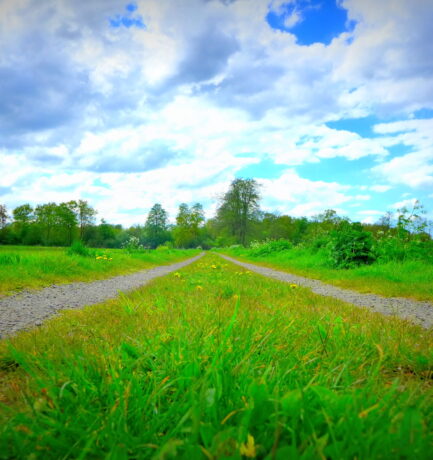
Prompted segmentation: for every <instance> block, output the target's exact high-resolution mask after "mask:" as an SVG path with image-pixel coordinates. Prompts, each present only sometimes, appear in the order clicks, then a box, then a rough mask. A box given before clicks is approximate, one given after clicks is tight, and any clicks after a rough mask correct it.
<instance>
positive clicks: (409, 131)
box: [373, 119, 433, 188]
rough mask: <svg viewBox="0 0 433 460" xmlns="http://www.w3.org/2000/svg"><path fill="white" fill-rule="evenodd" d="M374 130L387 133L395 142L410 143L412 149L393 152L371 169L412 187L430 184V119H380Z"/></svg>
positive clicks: (432, 125) (432, 177)
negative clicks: (396, 153) (394, 153)
mask: <svg viewBox="0 0 433 460" xmlns="http://www.w3.org/2000/svg"><path fill="white" fill-rule="evenodd" d="M375 131H376V132H377V133H380V134H386V135H388V136H390V135H393V136H392V137H390V138H388V142H389V139H391V140H392V143H393V144H394V145H403V146H406V147H409V148H410V149H411V150H412V151H411V152H410V153H407V154H405V155H400V156H396V157H394V158H392V159H390V160H389V161H386V162H384V163H381V164H379V165H378V166H376V167H374V168H373V172H374V173H376V174H377V175H379V176H381V177H382V178H385V179H386V180H387V181H388V182H389V183H391V184H404V185H408V186H410V187H415V188H427V187H431V186H432V185H433V119H425V120H406V121H398V122H393V123H382V124H379V125H376V126H375Z"/></svg>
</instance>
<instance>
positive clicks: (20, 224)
mask: <svg viewBox="0 0 433 460" xmlns="http://www.w3.org/2000/svg"><path fill="white" fill-rule="evenodd" d="M12 215H13V218H14V223H13V227H14V231H15V232H16V235H17V238H18V239H19V241H20V243H24V244H27V243H28V238H27V235H28V233H29V231H30V228H31V223H32V221H33V218H34V216H33V208H32V207H31V206H30V204H28V203H27V204H23V205H21V206H17V207H16V208H15V209H14V210H13V211H12Z"/></svg>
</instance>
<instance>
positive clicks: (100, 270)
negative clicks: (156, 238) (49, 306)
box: [0, 246, 199, 295]
mask: <svg viewBox="0 0 433 460" xmlns="http://www.w3.org/2000/svg"><path fill="white" fill-rule="evenodd" d="M198 253H199V251H197V250H177V249H175V250H154V251H147V252H136V253H132V254H129V253H127V252H125V251H124V250H121V249H96V250H95V254H94V255H93V256H92V257H83V256H79V255H68V254H67V248H47V247H34V246H0V295H2V294H6V293H12V292H16V291H20V290H22V289H35V288H41V287H44V286H48V285H50V284H60V283H67V282H71V281H90V280H95V279H102V278H109V277H111V276H115V275H119V274H124V273H130V272H133V271H137V270H141V269H147V268H152V267H154V266H156V265H164V264H170V263H174V262H177V261H179V260H182V259H186V258H189V257H192V256H194V255H196V254H198ZM104 255H105V256H106V258H104V257H102V256H104ZM96 256H99V257H101V258H99V259H97V258H96ZM110 259H111V260H110Z"/></svg>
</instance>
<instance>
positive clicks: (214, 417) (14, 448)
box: [0, 255, 433, 460]
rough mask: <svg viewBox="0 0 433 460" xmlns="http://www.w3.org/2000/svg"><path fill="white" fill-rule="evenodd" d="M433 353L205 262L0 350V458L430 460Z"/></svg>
mask: <svg viewBox="0 0 433 460" xmlns="http://www.w3.org/2000/svg"><path fill="white" fill-rule="evenodd" d="M113 330H115V333H113ZM432 349H433V334H432V332H431V331H430V332H429V331H426V330H423V329H421V328H418V327H416V326H413V325H411V324H410V323H407V322H404V321H401V320H398V319H394V318H390V317H382V316H380V315H378V314H373V313H371V312H369V311H368V310H366V309H358V308H353V307H351V306H350V305H347V304H344V303H342V302H339V301H337V300H333V299H330V298H324V297H320V296H316V295H314V294H312V293H311V292H310V291H309V290H308V289H303V288H299V287H296V286H290V285H288V284H285V283H279V282H277V281H274V280H270V279H266V278H264V277H261V276H259V275H256V274H252V273H250V272H247V271H245V270H244V269H241V268H239V267H237V266H234V265H232V264H230V263H225V262H223V261H222V260H221V258H220V257H217V256H212V255H208V256H206V257H205V258H203V259H201V260H200V261H199V262H196V263H194V264H192V265H191V266H189V267H187V268H184V269H182V270H181V271H179V272H177V273H174V274H171V275H169V276H167V277H164V278H160V279H158V280H156V281H154V282H153V283H152V284H150V285H148V286H147V287H144V288H142V289H140V290H138V291H136V292H135V293H131V294H130V295H128V296H125V297H122V298H120V299H117V300H114V301H111V302H107V303H105V304H101V305H98V306H93V307H88V308H86V309H84V310H81V311H77V310H74V311H72V310H71V311H68V312H64V313H62V314H61V315H60V316H59V317H56V318H55V319H52V320H51V321H49V322H47V323H46V325H44V326H42V327H41V328H37V329H35V330H34V331H30V332H23V333H21V334H19V335H18V336H16V337H15V338H13V339H11V340H10V342H6V341H3V342H0V368H1V370H0V401H1V402H2V404H0V458H41V459H42V458H43V459H57V458H63V459H72V458H74V459H75V458H83V459H84V458H86V459H87V458H89V459H90V458H111V459H126V458H155V459H170V458H184V459H201V458H203V459H220V458H231V459H239V460H240V459H246V458H266V459H274V458H275V459H281V460H286V459H289V458H305V459H313V458H314V459H315V458H319V459H320V458H322V459H325V458H328V459H341V458H351V459H353V458H358V459H367V458H368V459H376V458H414V459H415V458H416V459H431V452H432V450H431V447H432V443H433V416H432V414H433V399H432V391H431V390H432V372H433V354H432Z"/></svg>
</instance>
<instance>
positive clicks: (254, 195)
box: [217, 179, 260, 245]
mask: <svg viewBox="0 0 433 460" xmlns="http://www.w3.org/2000/svg"><path fill="white" fill-rule="evenodd" d="M259 200H260V193H259V184H258V183H257V182H256V181H255V180H254V179H235V180H234V181H233V182H232V184H231V185H230V189H229V190H228V191H227V193H225V194H224V196H223V197H222V199H221V203H220V206H219V208H218V213H217V221H218V223H219V228H220V231H222V233H223V234H226V235H228V236H229V237H232V238H235V241H237V242H239V243H240V244H242V245H245V244H246V243H247V236H248V233H249V231H250V227H251V224H252V223H253V222H254V221H255V220H257V218H258V215H259Z"/></svg>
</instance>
